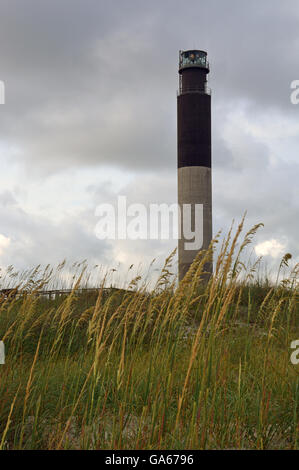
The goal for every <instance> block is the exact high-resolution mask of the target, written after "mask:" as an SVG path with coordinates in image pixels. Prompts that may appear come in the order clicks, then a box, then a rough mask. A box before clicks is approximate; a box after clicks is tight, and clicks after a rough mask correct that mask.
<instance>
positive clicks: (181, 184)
mask: <svg viewBox="0 0 299 470" xmlns="http://www.w3.org/2000/svg"><path fill="white" fill-rule="evenodd" d="M178 202H179V205H180V209H181V214H182V213H183V205H184V204H189V205H190V206H191V228H192V231H196V236H197V237H200V236H201V240H202V244H201V246H200V248H197V249H195V250H194V249H188V243H190V241H192V240H188V239H186V238H185V237H184V227H183V226H182V223H181V238H180V239H179V243H178V255H179V280H181V279H183V277H184V276H185V274H186V272H187V271H188V269H189V267H190V265H191V264H192V262H193V260H194V258H195V256H196V255H197V254H198V251H199V250H206V249H208V247H209V245H210V243H211V240H212V181H211V168H208V167H205V166H186V167H182V168H179V169H178ZM195 204H202V206H203V217H202V224H201V226H200V227H198V226H196V220H195V209H194V208H195ZM199 230H200V231H201V232H200V233H198V232H199ZM212 269H213V266H212V262H209V263H207V264H206V265H205V267H204V270H205V271H206V272H207V273H208V274H206V275H205V276H203V277H204V278H205V279H207V278H209V276H210V274H209V273H212Z"/></svg>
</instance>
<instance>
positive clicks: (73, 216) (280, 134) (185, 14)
mask: <svg viewBox="0 0 299 470" xmlns="http://www.w3.org/2000/svg"><path fill="white" fill-rule="evenodd" d="M192 48H198V49H203V50H207V52H208V56H209V61H210V69H211V70H210V76H209V85H210V87H211V88H212V120H213V122H212V126H213V128H212V136H213V137H212V138H213V142H212V145H213V225H214V233H216V232H217V231H218V230H219V229H223V230H224V232H226V231H227V230H228V228H229V226H230V224H231V221H232V219H236V220H237V221H238V220H240V218H241V216H242V215H243V214H244V212H245V211H246V210H247V226H248V227H249V226H251V225H253V224H255V223H258V222H263V223H264V224H265V227H264V228H263V229H262V230H261V231H260V232H259V234H258V236H257V237H256V241H255V251H256V254H258V255H259V254H263V255H265V257H266V260H268V262H269V264H270V265H272V264H273V263H274V265H275V263H276V264H277V263H278V264H279V259H280V257H281V256H282V255H283V254H284V253H286V252H291V253H292V254H293V258H294V261H299V243H298V236H297V235H298V229H299V216H298V214H299V194H298V193H299V190H298V188H299V185H298V174H299V171H298V170H299V158H298V150H299V119H298V117H299V105H297V106H296V105H293V104H291V101H290V93H291V89H290V85H291V82H292V81H293V80H296V79H299V60H298V59H299V2H298V0H285V1H284V2H282V1H281V0H250V1H248V0H246V1H245V0H225V1H223V0H196V1H193V0H186V1H184V2H182V1H176V0H171V1H170V0H159V1H156V0H151V1H145V0H138V1H137V0H136V1H132V0H126V1H116V0H109V1H108V0H107V1H103V0H51V1H50V0H43V1H41V0H0V80H2V81H4V83H5V99H6V103H5V104H4V105H0V161H1V172H0V220H1V226H0V265H1V266H6V265H8V264H13V265H16V266H18V267H21V268H23V267H24V268H25V267H29V266H30V267H31V266H34V265H36V264H39V263H42V264H47V263H51V264H56V263H58V262H59V261H61V260H63V259H64V258H67V259H68V260H70V261H81V260H83V259H88V261H89V262H90V263H91V264H95V263H100V264H104V265H105V266H110V267H115V266H116V265H118V264H119V263H121V265H122V266H129V265H130V264H131V263H134V264H138V263H140V262H142V263H143V264H146V263H149V262H150V261H151V260H152V259H153V258H157V260H158V261H157V263H158V265H159V263H160V262H162V260H163V259H164V258H165V257H166V256H167V255H168V254H169V252H170V251H171V250H172V249H173V248H174V246H175V242H174V241H171V240H170V241H169V242H165V241H164V242H161V241H144V240H139V241H138V242H132V241H100V240H98V239H97V238H96V236H95V233H94V228H95V225H96V222H97V218H96V217H95V208H96V206H97V205H98V204H101V203H103V202H112V203H115V202H116V198H117V196H118V195H126V196H127V197H128V200H129V201H131V202H141V203H145V204H150V203H153V202H167V203H171V202H176V199H177V187H176V185H177V179H176V165H177V164H176V158H177V157H176V89H177V85H178V73H177V69H178V51H179V49H192Z"/></svg>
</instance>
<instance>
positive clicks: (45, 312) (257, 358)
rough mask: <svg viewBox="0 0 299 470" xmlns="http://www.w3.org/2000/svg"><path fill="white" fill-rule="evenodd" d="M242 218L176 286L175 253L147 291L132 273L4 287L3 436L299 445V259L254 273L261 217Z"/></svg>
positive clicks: (141, 443)
mask: <svg viewBox="0 0 299 470" xmlns="http://www.w3.org/2000/svg"><path fill="white" fill-rule="evenodd" d="M242 229H243V222H242V223H241V224H240V226H239V227H238V229H237V231H236V233H235V234H232V233H231V232H230V233H229V235H228V237H227V238H226V240H225V241H224V242H223V245H222V248H221V249H220V254H219V256H218V259H217V261H216V265H215V271H214V274H213V276H212V277H211V278H210V279H209V281H208V282H206V281H202V277H203V272H202V270H203V266H204V264H205V263H206V261H207V260H208V259H210V258H211V256H212V253H213V249H214V246H215V244H216V243H217V239H216V240H214V241H213V244H212V245H211V247H210V249H209V250H208V251H207V252H206V253H205V254H204V255H203V254H201V255H199V256H198V257H197V259H196V260H195V261H194V263H193V265H192V267H191V269H190V270H189V272H188V273H187V275H186V277H185V279H184V280H183V281H182V282H181V283H180V284H179V285H177V284H176V279H175V277H174V276H173V274H172V273H171V269H172V265H173V260H174V253H172V254H171V255H170V256H169V258H168V259H167V260H166V262H165V266H164V268H163V270H162V272H161V275H160V277H159V280H158V282H157V284H156V286H155V288H154V289H153V290H151V291H149V290H148V289H147V286H146V284H145V283H144V284H142V280H141V279H139V278H136V279H134V280H133V281H132V282H131V284H130V285H129V287H128V289H126V290H119V289H113V288H109V289H107V288H105V287H104V286H105V280H104V279H103V283H102V285H101V286H100V287H99V289H98V291H97V292H94V293H88V292H86V293H84V292H82V291H78V288H79V286H80V282H81V281H82V276H81V277H80V275H79V277H78V280H77V282H76V284H75V285H74V287H73V290H72V292H71V293H70V294H68V295H65V296H63V295H62V296H60V297H58V298H55V299H44V298H42V297H40V296H38V295H36V293H37V291H40V290H41V289H42V288H44V286H45V285H46V284H47V283H48V282H49V276H48V275H45V276H42V277H41V278H40V279H39V280H38V282H36V281H35V282H32V283H31V284H30V282H27V283H26V286H25V285H24V287H23V293H24V295H22V296H17V297H8V298H3V299H2V301H1V303H0V339H2V340H3V341H4V342H5V346H6V364H5V365H0V448H1V449H298V448H299V366H296V365H293V364H292V363H291V361H290V354H291V350H290V344H291V341H292V340H294V339H299V328H298V326H299V323H298V319H299V309H298V271H299V269H298V266H296V267H295V268H293V270H289V272H288V273H287V277H285V278H284V279H281V277H280V276H279V277H278V278H277V282H276V283H275V282H274V283H273V284H271V283H265V282H264V283H263V282H261V281H260V280H258V279H257V273H256V269H257V264H256V265H253V266H251V267H246V266H245V265H244V264H243V262H242V259H241V258H242V255H243V253H244V252H246V249H247V246H248V244H249V243H250V242H251V239H252V237H253V236H254V234H255V232H256V230H257V229H258V226H256V227H254V228H253V229H252V230H251V231H250V232H248V233H247V234H245V236H244V238H243V239H242ZM240 240H241V241H240ZM288 261H289V256H288V255H286V256H285V257H284V258H283V260H282V262H281V266H280V268H281V270H282V269H285V270H287V269H288ZM51 276H55V273H54V274H53V273H51ZM30 285H31V287H30V288H29V287H28V286H30Z"/></svg>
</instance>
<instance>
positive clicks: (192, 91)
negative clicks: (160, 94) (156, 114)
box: [177, 50, 212, 280]
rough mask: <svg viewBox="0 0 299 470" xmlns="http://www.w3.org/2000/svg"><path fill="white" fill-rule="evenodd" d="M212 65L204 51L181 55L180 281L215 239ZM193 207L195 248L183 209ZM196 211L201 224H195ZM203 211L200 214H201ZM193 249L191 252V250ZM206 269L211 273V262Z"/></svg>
mask: <svg viewBox="0 0 299 470" xmlns="http://www.w3.org/2000/svg"><path fill="white" fill-rule="evenodd" d="M208 73H209V63H208V59H207V53H206V52H205V51H201V50H187V51H180V52H179V89H178V96H177V157H178V159H177V162H178V203H179V207H180V210H181V220H180V224H181V227H180V238H179V242H178V255H179V279H180V280H181V279H183V277H184V276H185V274H186V272H187V271H188V269H189V267H190V265H191V264H192V262H193V260H194V258H195V256H196V255H197V253H198V251H199V250H206V249H207V248H208V247H209V245H210V242H211V240H212V175H211V93H210V89H209V88H208V86H207V75H208ZM185 205H188V207H189V208H190V214H191V215H190V217H191V228H192V230H193V231H194V230H197V231H198V230H201V233H200V234H197V235H200V236H201V245H200V246H199V247H196V248H195V249H193V248H192V244H190V243H188V242H190V240H188V239H187V238H185V230H184V228H185V227H184V217H183V216H182V214H183V208H184V206H185ZM197 210H199V214H200V215H201V222H202V223H201V225H200V227H198V225H197V224H196V220H197V215H196V214H197ZM200 211H201V212H200ZM190 246H191V249H190ZM204 270H205V271H206V272H208V273H211V272H212V262H209V263H207V264H206V265H205V267H204Z"/></svg>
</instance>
